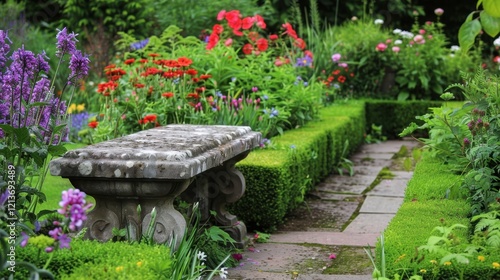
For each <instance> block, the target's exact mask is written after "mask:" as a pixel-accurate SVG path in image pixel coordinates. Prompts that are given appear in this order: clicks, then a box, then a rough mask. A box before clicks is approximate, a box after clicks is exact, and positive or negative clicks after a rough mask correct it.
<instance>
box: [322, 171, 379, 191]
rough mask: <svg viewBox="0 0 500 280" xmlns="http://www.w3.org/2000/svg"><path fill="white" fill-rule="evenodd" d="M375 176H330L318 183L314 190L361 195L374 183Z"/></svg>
mask: <svg viewBox="0 0 500 280" xmlns="http://www.w3.org/2000/svg"><path fill="white" fill-rule="evenodd" d="M377 174H378V173H377ZM377 174H375V175H357V176H352V177H351V176H330V177H329V178H327V179H326V180H325V181H323V182H321V183H319V184H318V185H317V187H316V190H319V191H323V192H340V193H351V194H361V193H363V191H364V190H365V189H366V188H367V187H369V186H370V185H371V183H373V181H375V179H376V178H377Z"/></svg>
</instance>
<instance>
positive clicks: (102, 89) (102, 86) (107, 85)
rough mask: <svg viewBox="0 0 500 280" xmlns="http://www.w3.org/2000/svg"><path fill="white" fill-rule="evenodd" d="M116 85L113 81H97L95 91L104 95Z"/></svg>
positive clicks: (107, 94)
mask: <svg viewBox="0 0 500 280" xmlns="http://www.w3.org/2000/svg"><path fill="white" fill-rule="evenodd" d="M116 87H118V83H116V82H113V81H108V82H103V83H99V84H98V85H97V92H99V93H102V95H104V96H109V95H110V93H111V91H112V90H115V88H116Z"/></svg>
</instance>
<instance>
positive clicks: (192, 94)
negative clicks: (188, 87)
mask: <svg viewBox="0 0 500 280" xmlns="http://www.w3.org/2000/svg"><path fill="white" fill-rule="evenodd" d="M187 98H194V99H200V95H199V94H198V93H190V94H188V95H187Z"/></svg>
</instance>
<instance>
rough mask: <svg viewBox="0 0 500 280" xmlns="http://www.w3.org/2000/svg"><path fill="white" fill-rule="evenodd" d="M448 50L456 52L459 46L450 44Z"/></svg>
mask: <svg viewBox="0 0 500 280" xmlns="http://www.w3.org/2000/svg"><path fill="white" fill-rule="evenodd" d="M450 50H451V51H452V52H456V51H459V50H460V47H459V46H457V45H453V46H451V47H450Z"/></svg>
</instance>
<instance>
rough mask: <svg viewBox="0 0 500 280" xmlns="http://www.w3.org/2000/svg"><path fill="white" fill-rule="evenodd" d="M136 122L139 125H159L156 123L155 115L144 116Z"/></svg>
mask: <svg viewBox="0 0 500 280" xmlns="http://www.w3.org/2000/svg"><path fill="white" fill-rule="evenodd" d="M138 122H139V124H148V123H154V124H155V125H156V126H158V125H159V123H158V122H157V121H156V115H155V114H150V115H146V116H145V117H144V118H142V119H140V120H139V121H138Z"/></svg>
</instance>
